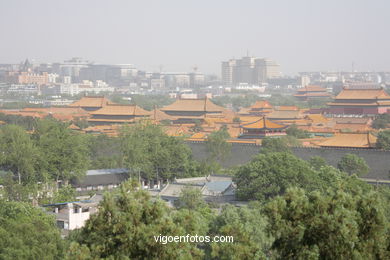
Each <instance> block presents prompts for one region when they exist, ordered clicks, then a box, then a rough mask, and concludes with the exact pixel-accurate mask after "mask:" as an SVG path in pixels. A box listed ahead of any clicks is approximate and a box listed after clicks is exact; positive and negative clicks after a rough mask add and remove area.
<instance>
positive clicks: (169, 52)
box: [0, 0, 390, 75]
mask: <svg viewBox="0 0 390 260" xmlns="http://www.w3.org/2000/svg"><path fill="white" fill-rule="evenodd" d="M388 10H390V1H387V0H373V1H365V0H344V1H337V0H328V1H312V0H296V1H289V0H276V1H260V0H256V1H255V0H253V1H249V0H248V1H228V0H227V1H223V2H221V1H204V0H198V1H180V0H170V1H158V0H155V1H151V0H145V1H124V0H117V1H99V0H94V1H92V0H84V1H75V0H68V1H50V0H35V1H28V0H13V1H1V2H0V30H1V32H2V33H1V40H0V49H1V52H0V63H19V62H20V61H24V60H25V59H26V58H29V59H35V60H36V61H38V62H61V61H64V60H67V59H69V58H70V57H83V58H84V59H87V60H92V61H95V62H96V63H101V64H124V63H131V64H134V65H135V66H136V67H138V68H142V69H144V70H148V71H160V69H161V68H162V70H164V71H191V70H192V68H193V67H195V66H196V67H198V68H199V71H201V72H203V73H206V74H210V73H213V74H217V75H220V74H221V73H220V71H221V61H226V60H229V59H232V58H239V57H242V56H245V55H246V54H247V51H249V56H256V57H270V58H271V59H272V60H275V61H277V62H278V63H279V64H280V65H281V71H282V73H283V74H285V75H295V74H296V73H297V72H300V71H321V70H323V71H331V70H332V71H351V69H352V63H354V69H355V70H357V71H386V70H387V71H388V70H390V52H389V51H388V48H389V47H388V46H390V34H389V33H387V31H388V28H389V27H390V26H389V25H390V21H389V20H388V19H387V15H388V14H387V12H388Z"/></svg>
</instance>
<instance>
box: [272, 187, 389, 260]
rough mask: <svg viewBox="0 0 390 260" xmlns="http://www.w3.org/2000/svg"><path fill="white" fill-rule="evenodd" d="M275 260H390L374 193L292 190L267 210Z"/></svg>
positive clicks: (385, 230) (379, 205)
mask: <svg viewBox="0 0 390 260" xmlns="http://www.w3.org/2000/svg"><path fill="white" fill-rule="evenodd" d="M265 213H266V215H267V216H268V219H269V221H270V225H269V232H270V233H271V235H272V236H274V237H275V241H274V243H273V245H272V249H273V250H274V253H275V256H276V258H277V259H388V258H389V257H390V256H389V251H387V246H388V236H387V235H388V229H389V225H388V224H389V223H388V222H387V221H386V218H385V215H384V210H383V207H382V201H381V199H380V198H379V197H378V195H377V194H376V193H374V192H370V193H360V194H355V195H352V194H350V193H346V192H344V191H342V190H338V191H329V192H327V193H325V194H324V193H320V192H305V191H304V190H303V189H298V188H291V189H289V190H287V192H286V194H284V195H283V196H281V197H277V198H275V199H273V200H272V201H271V202H269V203H268V204H267V206H266V209H265Z"/></svg>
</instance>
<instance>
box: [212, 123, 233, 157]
mask: <svg viewBox="0 0 390 260" xmlns="http://www.w3.org/2000/svg"><path fill="white" fill-rule="evenodd" d="M229 138H230V134H229V132H228V131H227V128H226V127H222V128H221V129H219V130H218V131H215V132H212V133H211V134H210V135H209V136H208V137H207V142H206V146H207V149H208V150H209V152H210V155H211V159H212V160H218V161H223V160H224V159H226V156H228V155H229V153H230V151H231V146H232V145H231V144H230V143H228V142H227V140H228V139H229Z"/></svg>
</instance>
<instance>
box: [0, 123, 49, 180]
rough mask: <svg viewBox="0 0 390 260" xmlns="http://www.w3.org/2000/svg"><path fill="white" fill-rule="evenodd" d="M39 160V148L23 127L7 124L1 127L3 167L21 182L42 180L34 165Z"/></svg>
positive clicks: (0, 156) (0, 148)
mask: <svg viewBox="0 0 390 260" xmlns="http://www.w3.org/2000/svg"><path fill="white" fill-rule="evenodd" d="M38 160H39V156H38V150H37V148H36V146H35V145H34V143H33V142H32V140H31V138H30V136H29V135H28V134H27V133H26V131H25V130H24V129H23V128H21V127H20V126H16V125H6V126H4V127H2V128H1V129H0V164H1V168H2V169H4V170H6V171H11V172H12V173H13V174H14V176H15V177H17V179H18V182H19V184H21V183H23V184H27V183H32V182H34V181H42V178H40V176H37V174H36V168H35V167H34V166H36V163H37V161H38Z"/></svg>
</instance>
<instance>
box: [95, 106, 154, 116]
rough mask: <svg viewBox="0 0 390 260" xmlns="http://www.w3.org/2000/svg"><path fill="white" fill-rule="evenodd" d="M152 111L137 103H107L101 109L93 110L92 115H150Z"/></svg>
mask: <svg viewBox="0 0 390 260" xmlns="http://www.w3.org/2000/svg"><path fill="white" fill-rule="evenodd" d="M151 114H152V113H151V112H150V111H146V110H144V109H142V108H140V107H139V106H136V105H117V104H115V105H114V104H110V105H106V106H104V107H102V108H100V109H99V110H96V111H93V112H91V115H126V116H133V115H134V116H150V115H151Z"/></svg>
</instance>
